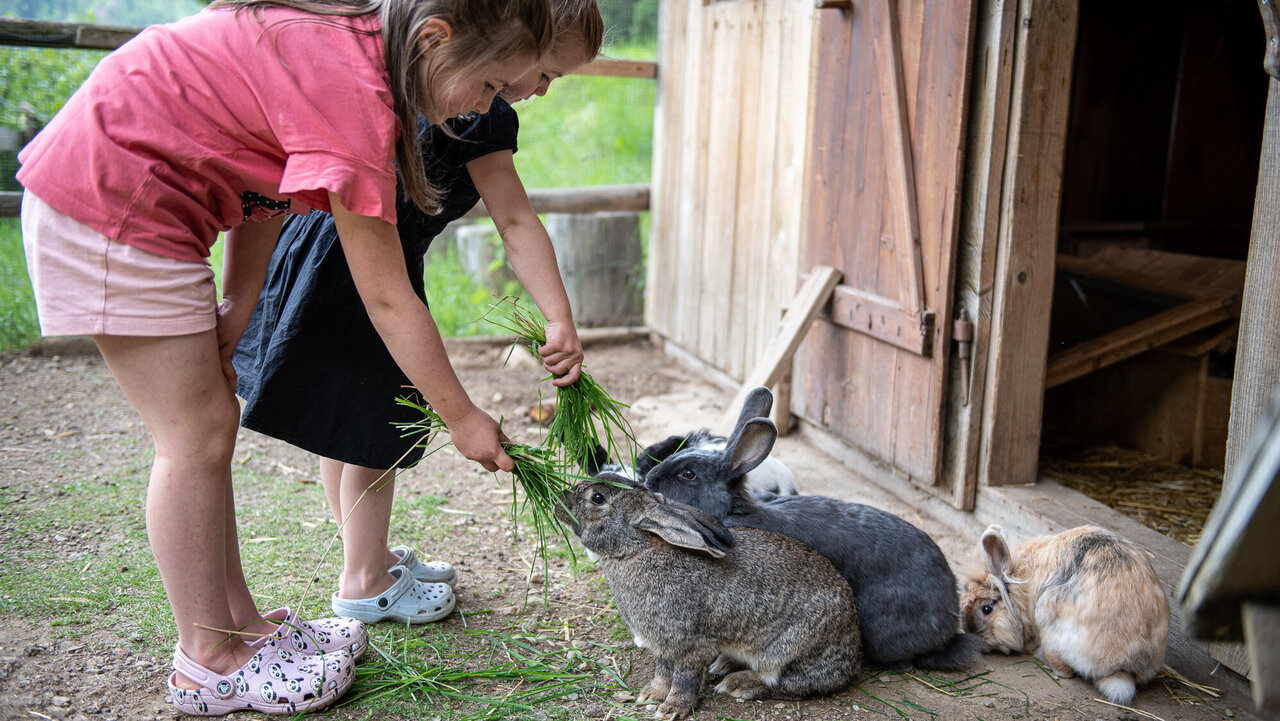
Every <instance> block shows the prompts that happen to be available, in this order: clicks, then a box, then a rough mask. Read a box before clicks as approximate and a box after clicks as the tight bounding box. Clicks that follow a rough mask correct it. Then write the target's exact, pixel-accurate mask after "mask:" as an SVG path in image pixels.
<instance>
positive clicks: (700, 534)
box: [556, 473, 859, 719]
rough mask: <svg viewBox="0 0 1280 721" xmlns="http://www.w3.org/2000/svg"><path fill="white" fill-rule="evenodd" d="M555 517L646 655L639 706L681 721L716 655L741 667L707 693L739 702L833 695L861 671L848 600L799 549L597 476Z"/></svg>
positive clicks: (812, 556)
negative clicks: (648, 666) (600, 576)
mask: <svg viewBox="0 0 1280 721" xmlns="http://www.w3.org/2000/svg"><path fill="white" fill-rule="evenodd" d="M564 505H565V507H564V508H557V511H556V515H557V516H558V517H559V518H560V520H561V521H562V522H564V523H566V524H567V525H569V526H570V527H571V528H572V529H573V532H574V533H575V534H576V535H577V536H578V538H579V539H581V541H582V544H583V545H584V546H586V547H587V548H588V549H590V550H591V551H593V552H594V553H595V554H596V555H597V556H598V557H599V559H600V560H599V565H600V569H601V570H602V571H603V572H604V576H605V579H606V580H607V581H608V583H609V587H610V589H611V590H612V592H613V599H614V603H615V604H616V606H617V608H618V613H619V614H620V615H621V616H622V618H623V620H624V621H625V622H626V624H627V628H628V629H629V630H630V631H631V633H632V634H633V636H634V637H635V643H636V646H638V647H641V648H647V649H650V650H651V651H652V652H653V655H654V666H655V671H654V676H653V680H651V681H650V682H649V683H648V685H646V686H645V687H644V689H643V690H642V691H641V692H640V694H639V696H638V697H637V699H636V702H637V703H640V704H644V703H650V702H658V703H659V704H660V705H659V706H658V709H657V712H656V714H655V716H656V717H657V718H661V719H680V718H684V717H686V716H688V715H689V714H690V713H691V712H692V710H693V707H694V706H695V705H696V703H697V700H698V690H699V688H700V686H701V684H702V679H703V676H704V674H705V673H706V671H707V669H708V666H709V665H710V664H711V662H712V660H713V659H715V658H716V657H717V655H719V656H721V657H723V658H728V659H731V660H732V661H734V662H736V663H738V664H741V665H742V666H745V667H746V668H745V669H744V670H739V671H735V672H733V673H730V674H729V675H727V676H725V677H724V679H723V680H721V682H720V683H719V684H718V685H717V686H716V691H717V692H719V693H726V694H729V695H731V696H735V697H737V698H742V699H762V698H782V699H792V698H801V697H804V696H810V695H815V694H825V693H830V692H834V691H837V690H839V689H841V688H843V687H844V686H846V685H847V684H848V683H849V682H850V681H852V680H853V678H854V677H855V676H856V675H857V673H858V670H859V655H858V650H859V637H858V614H857V609H856V607H855V605H854V599H853V594H852V593H851V592H850V591H849V587H848V585H847V584H845V583H844V582H843V580H842V579H841V578H840V575H839V574H838V573H837V572H836V571H835V569H834V568H832V566H831V564H830V563H829V562H828V561H827V560H826V559H825V558H823V557H822V556H821V555H820V554H818V553H816V552H814V551H813V550H812V549H810V548H808V547H807V546H805V545H804V544H802V543H799V542H797V541H795V540H794V539H790V538H787V537H785V536H779V535H778V534H774V533H771V532H769V531H761V530H756V529H739V530H738V531H737V532H735V533H732V534H731V533H730V532H729V531H728V530H727V529H726V528H725V527H724V526H723V525H721V524H720V522H719V521H717V520H715V519H714V518H711V517H710V516H708V515H707V514H705V513H703V512H702V511H699V510H697V509H696V508H692V507H690V506H687V505H684V504H681V503H672V502H670V501H666V500H664V499H662V498H661V497H660V496H658V495H656V494H654V493H651V492H650V491H648V490H647V489H645V488H643V487H638V486H631V485H627V482H626V479H625V478H623V477H622V476H618V475H614V474H608V473H606V474H604V475H603V476H602V477H601V478H600V479H599V480H595V481H582V482H580V483H578V485H577V486H575V487H574V488H573V489H572V490H570V491H569V492H567V493H566V494H565V496H564Z"/></svg>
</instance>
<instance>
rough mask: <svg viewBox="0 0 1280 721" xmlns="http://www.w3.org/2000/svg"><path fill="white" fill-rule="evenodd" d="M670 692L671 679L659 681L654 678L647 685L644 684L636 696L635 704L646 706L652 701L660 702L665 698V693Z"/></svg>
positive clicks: (659, 679)
mask: <svg viewBox="0 0 1280 721" xmlns="http://www.w3.org/2000/svg"><path fill="white" fill-rule="evenodd" d="M670 691H671V679H670V678H666V679H661V678H658V677H657V676H654V677H653V679H652V680H651V681H649V683H647V684H645V686H644V688H643V689H641V690H640V693H639V694H637V695H636V703H638V704H646V703H652V702H654V701H662V700H665V699H666V698H667V693H669V692H670Z"/></svg>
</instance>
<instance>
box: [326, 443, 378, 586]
mask: <svg viewBox="0 0 1280 721" xmlns="http://www.w3.org/2000/svg"><path fill="white" fill-rule="evenodd" d="M320 469H321V473H320V475H321V478H322V479H324V483H325V495H327V496H329V498H330V504H332V502H333V495H332V494H330V492H329V488H330V487H331V486H337V489H338V494H337V495H338V499H339V500H338V503H339V505H338V507H337V508H336V509H335V515H339V516H340V520H339V523H341V525H340V526H339V528H341V529H342V555H343V559H342V579H341V581H340V582H339V586H338V588H339V590H338V597H339V598H350V599H358V598H372V597H374V596H376V595H378V594H380V593H382V592H383V591H385V590H387V589H388V588H391V585H392V584H394V583H395V581H396V579H395V577H394V576H392V575H391V574H390V573H387V569H388V568H390V567H391V565H392V564H394V563H395V562H396V557H395V556H394V555H392V553H391V551H390V550H388V548H387V534H388V532H389V529H390V527H391V505H392V502H393V501H394V500H395V473H388V472H386V471H385V470H381V469H376V468H364V467H363V466H356V465H352V464H350V463H341V462H339V461H335V460H332V459H328V458H326V459H322V460H321V463H320Z"/></svg>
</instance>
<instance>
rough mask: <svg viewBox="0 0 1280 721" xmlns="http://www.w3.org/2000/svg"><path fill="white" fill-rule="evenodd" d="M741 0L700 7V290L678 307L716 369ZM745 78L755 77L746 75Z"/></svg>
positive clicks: (722, 359) (735, 158) (724, 303)
mask: <svg viewBox="0 0 1280 721" xmlns="http://www.w3.org/2000/svg"><path fill="white" fill-rule="evenodd" d="M747 5H748V4H747V3H744V2H733V3H715V4H714V5H710V6H708V7H706V8H705V10H704V11H703V12H704V14H706V15H708V16H709V17H708V19H709V21H710V22H708V23H707V28H708V31H709V33H710V36H709V41H708V43H709V44H708V46H707V49H708V50H709V52H710V55H711V58H712V63H713V67H712V76H711V77H712V79H711V80H709V81H708V85H707V86H706V89H705V90H704V93H703V94H704V95H705V96H706V97H708V98H710V100H711V107H710V109H709V112H708V113H707V115H705V116H703V117H705V118H706V120H707V122H706V126H707V129H706V131H705V132H706V133H707V138H706V145H707V153H708V160H709V163H708V167H707V171H706V190H705V196H704V197H705V205H704V206H703V208H702V224H701V228H700V231H699V235H700V237H701V240H700V241H699V242H698V243H696V244H694V245H695V247H696V248H697V249H698V250H700V251H701V253H702V273H701V277H700V278H699V279H698V283H699V285H698V288H699V291H700V293H701V297H700V298H699V301H698V304H697V305H696V306H694V307H692V308H690V307H686V308H685V309H684V310H685V311H688V312H693V313H696V314H697V315H698V333H697V336H696V337H695V338H694V339H693V343H691V344H690V347H691V348H693V349H694V351H695V352H696V353H697V354H698V357H700V358H702V359H704V360H706V361H707V362H709V363H711V364H712V365H713V366H715V367H716V368H719V369H720V370H722V371H723V370H725V369H726V368H727V367H728V365H729V364H728V356H729V355H730V348H729V326H730V325H731V324H732V323H733V322H734V319H733V316H732V313H734V312H735V311H736V310H737V309H736V308H734V307H732V306H731V305H730V303H731V301H732V292H733V285H734V283H735V280H736V279H735V274H734V272H733V271H734V264H733V259H734V257H735V255H736V254H737V253H738V252H739V248H738V247H737V239H738V232H737V224H736V221H737V206H738V202H739V197H738V192H739V187H738V167H739V165H740V163H741V157H740V155H739V147H740V146H739V143H738V135H739V128H740V125H741V122H742V115H741V112H742V96H743V92H744V91H743V87H742V85H743V83H746V82H748V79H747V78H746V77H744V76H743V74H742V72H741V69H742V63H743V54H742V53H743V42H742V40H743V32H744V30H745V22H744V19H743V17H742V8H744V7H746V6H747ZM750 82H755V78H751V79H750Z"/></svg>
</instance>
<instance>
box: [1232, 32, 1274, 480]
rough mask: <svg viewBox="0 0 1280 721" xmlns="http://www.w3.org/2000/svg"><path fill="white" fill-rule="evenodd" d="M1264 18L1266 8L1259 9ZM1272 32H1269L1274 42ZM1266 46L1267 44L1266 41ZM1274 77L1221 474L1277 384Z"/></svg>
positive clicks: (1245, 440) (1237, 453) (1237, 455)
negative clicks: (1225, 462)
mask: <svg viewBox="0 0 1280 721" xmlns="http://www.w3.org/2000/svg"><path fill="white" fill-rule="evenodd" d="M1263 14H1264V16H1266V11H1264V13H1263ZM1274 38H1275V36H1274V35H1272V36H1271V42H1272V43H1274ZM1268 47H1272V45H1270V44H1269V45H1268ZM1277 264H1280V80H1277V79H1276V77H1274V76H1273V77H1272V78H1271V88H1270V90H1269V92H1268V94H1267V118H1266V124H1265V126H1264V129H1263V133H1262V159H1261V163H1260V166H1259V168H1258V191H1257V195H1256V197H1255V199H1254V202H1253V228H1252V230H1251V231H1250V238H1249V261H1248V266H1247V267H1246V270H1245V279H1244V301H1243V304H1242V306H1241V313H1240V342H1239V345H1238V346H1237V351H1236V368H1235V379H1234V382H1233V384H1232V388H1231V425H1230V427H1229V430H1228V432H1227V467H1226V477H1227V478H1228V479H1230V478H1231V477H1232V473H1233V472H1234V470H1235V465H1236V462H1237V461H1238V460H1239V459H1240V456H1241V454H1242V453H1243V452H1244V449H1245V446H1246V445H1247V444H1248V443H1249V437H1250V436H1252V435H1253V429H1254V426H1255V424H1256V423H1257V422H1258V418H1259V417H1260V416H1261V415H1262V411H1263V409H1264V408H1265V407H1266V404H1267V398H1268V397H1269V396H1270V393H1271V390H1272V389H1273V388H1275V387H1276V385H1277V383H1280V326H1277V324H1276V319H1277V318H1280V280H1278V279H1277V278H1276V268H1277V267H1280V266H1278V265H1277Z"/></svg>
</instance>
